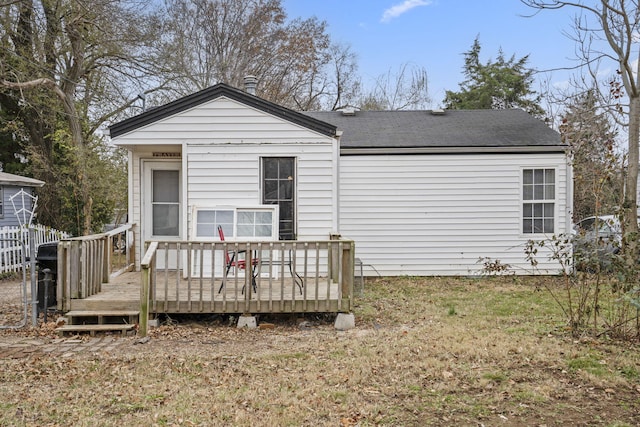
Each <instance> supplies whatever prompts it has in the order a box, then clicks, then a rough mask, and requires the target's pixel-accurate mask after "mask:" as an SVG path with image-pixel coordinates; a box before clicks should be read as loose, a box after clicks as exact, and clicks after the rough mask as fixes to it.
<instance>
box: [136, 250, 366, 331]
mask: <svg viewBox="0 0 640 427" xmlns="http://www.w3.org/2000/svg"><path fill="white" fill-rule="evenodd" d="M146 246H147V250H146V253H145V256H144V258H143V259H142V262H141V269H142V280H141V283H142V289H141V292H140V295H141V301H140V331H139V332H140V333H141V334H145V333H146V325H147V319H148V316H149V313H253V314H258V313H305V312H314V313H317V312H348V311H350V310H351V308H352V304H353V282H354V280H353V279H354V253H355V248H354V243H353V241H350V240H341V239H336V240H325V241H278V242H272V241H262V242H220V241H216V242H189V241H180V242H175V241H174V242H157V241H154V242H147V244H146ZM243 257H246V258H243ZM229 259H231V260H240V259H244V268H236V267H234V266H232V267H231V268H229V267H228V261H229Z"/></svg>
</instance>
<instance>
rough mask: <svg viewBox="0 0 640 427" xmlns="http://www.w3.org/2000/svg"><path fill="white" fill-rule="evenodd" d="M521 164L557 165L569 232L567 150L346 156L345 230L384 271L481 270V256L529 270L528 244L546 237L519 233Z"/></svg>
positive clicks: (559, 201)
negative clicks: (520, 152)
mask: <svg viewBox="0 0 640 427" xmlns="http://www.w3.org/2000/svg"><path fill="white" fill-rule="evenodd" d="M523 168H555V170H556V192H557V194H556V206H555V208H556V223H555V233H556V234H559V233H564V232H566V231H568V221H567V220H566V218H567V217H568V215H569V213H568V210H569V209H570V208H571V206H570V204H571V203H570V202H569V203H567V197H568V194H569V193H567V185H566V182H567V166H566V163H565V158H564V156H563V155H562V154H530V155H527V154H517V155H515V154H510V155H507V154H503V155H499V154H496V155H489V154H485V155H394V156H384V155H381V156H343V157H341V158H340V233H341V234H342V236H343V237H344V238H348V239H354V240H355V242H356V256H357V257H359V258H360V259H361V260H362V262H363V263H364V264H365V265H366V264H370V265H372V266H373V267H375V269H376V270H377V271H378V272H379V273H380V274H382V275H467V274H478V273H479V270H480V269H481V267H482V265H481V264H480V263H478V260H479V258H484V257H491V258H492V259H494V260H496V259H497V260H500V262H501V263H503V264H504V263H506V264H510V265H511V266H512V267H514V269H515V270H516V271H517V272H518V273H519V274H528V273H531V272H532V271H531V267H530V266H529V265H528V264H527V263H526V260H525V254H524V245H525V244H526V242H527V241H528V240H529V239H534V240H539V239H542V238H543V237H544V236H539V235H532V234H523V233H522V219H521V218H522V200H521V197H522V195H521V192H522V190H521V187H522V183H521V182H522V169H523ZM538 260H539V261H540V262H541V265H540V266H539V269H541V270H542V271H545V270H547V269H548V270H549V271H556V270H557V264H555V263H548V262H546V261H547V257H546V256H545V255H544V254H542V255H539V257H538ZM365 272H366V274H368V275H371V274H375V271H374V270H373V269H372V268H367V267H365Z"/></svg>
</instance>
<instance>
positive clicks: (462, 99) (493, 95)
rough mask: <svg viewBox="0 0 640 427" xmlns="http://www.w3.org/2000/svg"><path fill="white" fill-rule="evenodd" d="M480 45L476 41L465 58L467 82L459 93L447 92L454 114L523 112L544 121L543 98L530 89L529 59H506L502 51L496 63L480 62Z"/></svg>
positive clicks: (445, 102) (447, 103)
mask: <svg viewBox="0 0 640 427" xmlns="http://www.w3.org/2000/svg"><path fill="white" fill-rule="evenodd" d="M480 48H481V46H480V41H479V40H478V38H477V37H476V39H475V40H474V42H473V45H472V46H471V49H470V50H469V51H468V52H466V53H465V54H464V75H465V80H464V81H463V82H462V83H461V84H460V91H458V92H452V91H446V96H445V99H444V101H443V102H444V104H445V107H446V108H449V109H455V110H474V109H487V110H488V109H494V110H502V109H508V108H521V109H523V110H525V111H526V112H528V113H529V114H532V115H533V116H535V117H538V118H544V110H543V109H542V107H540V105H539V102H540V95H539V94H537V93H536V92H535V91H533V90H532V89H531V85H532V84H533V77H532V75H533V70H531V69H529V68H527V61H528V60H529V56H524V57H522V58H520V59H516V58H515V56H511V58H509V59H506V58H505V56H504V53H503V52H502V50H500V52H499V53H498V58H497V59H496V60H495V61H491V60H489V61H487V63H486V64H483V63H481V62H480Z"/></svg>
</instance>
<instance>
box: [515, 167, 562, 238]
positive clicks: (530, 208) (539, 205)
mask: <svg viewBox="0 0 640 427" xmlns="http://www.w3.org/2000/svg"><path fill="white" fill-rule="evenodd" d="M555 199H556V171H555V169H524V170H523V171H522V232H523V233H525V234H535V233H545V234H549V233H553V232H554V223H555Z"/></svg>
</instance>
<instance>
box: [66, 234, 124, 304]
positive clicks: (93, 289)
mask: <svg viewBox="0 0 640 427" xmlns="http://www.w3.org/2000/svg"><path fill="white" fill-rule="evenodd" d="M133 229H134V225H133V224H125V225H122V226H120V227H118V228H115V229H113V230H111V231H109V232H106V233H100V234H93V235H90V236H82V237H74V238H70V239H64V240H61V241H60V243H58V269H57V287H58V288H57V297H58V298H57V302H58V306H57V308H58V309H59V310H68V309H69V307H70V306H71V302H70V300H71V299H79V298H80V299H81V298H87V297H89V296H91V295H95V294H96V293H98V292H100V289H101V287H102V284H103V283H108V282H109V278H110V277H112V276H114V275H117V274H120V273H122V272H124V271H130V270H132V269H133V268H134V265H135V264H134V263H135V253H134V248H135V241H134V239H135V233H134V232H133Z"/></svg>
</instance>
